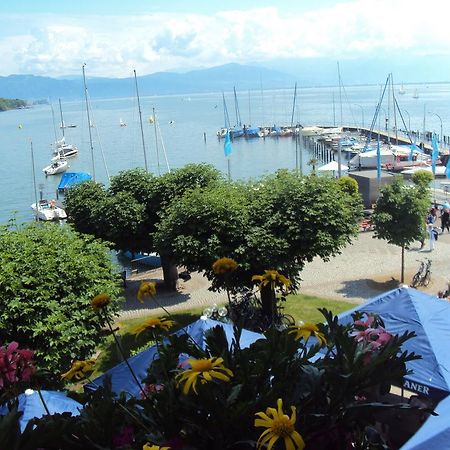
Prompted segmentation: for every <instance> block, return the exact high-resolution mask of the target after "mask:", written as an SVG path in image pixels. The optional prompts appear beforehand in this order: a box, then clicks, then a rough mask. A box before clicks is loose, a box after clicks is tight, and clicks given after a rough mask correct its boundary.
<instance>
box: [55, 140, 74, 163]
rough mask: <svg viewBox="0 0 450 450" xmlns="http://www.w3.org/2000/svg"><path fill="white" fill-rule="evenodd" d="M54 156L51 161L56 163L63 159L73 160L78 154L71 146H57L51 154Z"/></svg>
mask: <svg viewBox="0 0 450 450" xmlns="http://www.w3.org/2000/svg"><path fill="white" fill-rule="evenodd" d="M58 142H60V141H58ZM53 154H54V155H55V156H54V157H53V158H52V161H58V160H60V159H65V158H73V157H74V156H77V154H78V148H77V147H76V146H75V145H73V144H60V145H57V147H56V150H55V151H54V152H53Z"/></svg>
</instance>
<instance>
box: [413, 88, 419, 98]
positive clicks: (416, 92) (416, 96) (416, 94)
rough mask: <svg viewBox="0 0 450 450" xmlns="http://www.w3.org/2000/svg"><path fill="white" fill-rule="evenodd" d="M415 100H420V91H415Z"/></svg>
mask: <svg viewBox="0 0 450 450" xmlns="http://www.w3.org/2000/svg"><path fill="white" fill-rule="evenodd" d="M413 98H415V99H418V98H419V91H418V90H417V89H415V90H414V95H413Z"/></svg>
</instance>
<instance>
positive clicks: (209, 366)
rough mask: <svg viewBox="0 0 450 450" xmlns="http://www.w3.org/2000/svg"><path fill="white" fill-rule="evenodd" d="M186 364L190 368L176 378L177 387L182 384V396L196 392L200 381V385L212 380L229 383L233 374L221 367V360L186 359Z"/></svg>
mask: <svg viewBox="0 0 450 450" xmlns="http://www.w3.org/2000/svg"><path fill="white" fill-rule="evenodd" d="M186 364H189V365H190V366H191V368H190V369H186V370H185V371H184V372H181V373H179V374H178V375H177V376H176V379H177V387H178V386H179V385H180V384H182V383H184V386H183V394H188V393H189V390H190V389H191V387H192V390H193V391H194V392H195V393H196V394H198V392H197V381H198V380H199V379H200V381H201V382H202V383H206V382H208V381H212V380H213V379H214V378H216V379H218V380H222V381H230V377H232V376H233V372H232V371H231V370H230V369H227V368H226V367H225V366H224V365H223V358H203V359H192V358H190V359H188V360H187V362H186Z"/></svg>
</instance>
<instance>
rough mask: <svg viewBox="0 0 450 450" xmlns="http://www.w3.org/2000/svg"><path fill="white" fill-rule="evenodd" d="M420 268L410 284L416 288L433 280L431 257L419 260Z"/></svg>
mask: <svg viewBox="0 0 450 450" xmlns="http://www.w3.org/2000/svg"><path fill="white" fill-rule="evenodd" d="M417 261H418V262H420V266H419V270H418V271H417V272H416V273H415V274H414V276H413V279H412V281H411V284H410V286H411V287H413V288H415V287H417V286H428V285H429V284H430V281H431V259H426V260H425V261H419V260H417Z"/></svg>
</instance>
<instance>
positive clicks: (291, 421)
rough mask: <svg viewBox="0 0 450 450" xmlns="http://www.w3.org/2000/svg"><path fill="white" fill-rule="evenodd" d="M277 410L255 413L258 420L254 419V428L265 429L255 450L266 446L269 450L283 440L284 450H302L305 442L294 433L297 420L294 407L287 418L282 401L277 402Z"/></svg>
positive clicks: (268, 409) (271, 409)
mask: <svg viewBox="0 0 450 450" xmlns="http://www.w3.org/2000/svg"><path fill="white" fill-rule="evenodd" d="M277 405H278V410H276V409H275V408H267V409H266V412H265V413H263V412H259V413H256V415H257V416H258V417H260V419H255V427H265V428H267V430H265V431H264V432H263V433H262V434H261V436H260V437H259V439H258V441H257V443H256V448H257V449H258V450H259V449H260V448H262V447H264V446H266V445H267V450H271V448H272V447H273V444H275V442H276V441H277V440H278V439H279V438H283V439H284V445H285V447H286V450H303V449H304V448H305V442H304V441H303V438H302V436H301V435H300V434H299V433H298V432H297V431H295V427H294V425H295V421H296V420H297V416H296V412H295V406H291V410H292V415H291V417H289V416H288V415H287V414H284V412H283V401H282V400H281V398H279V399H278V400H277Z"/></svg>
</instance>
